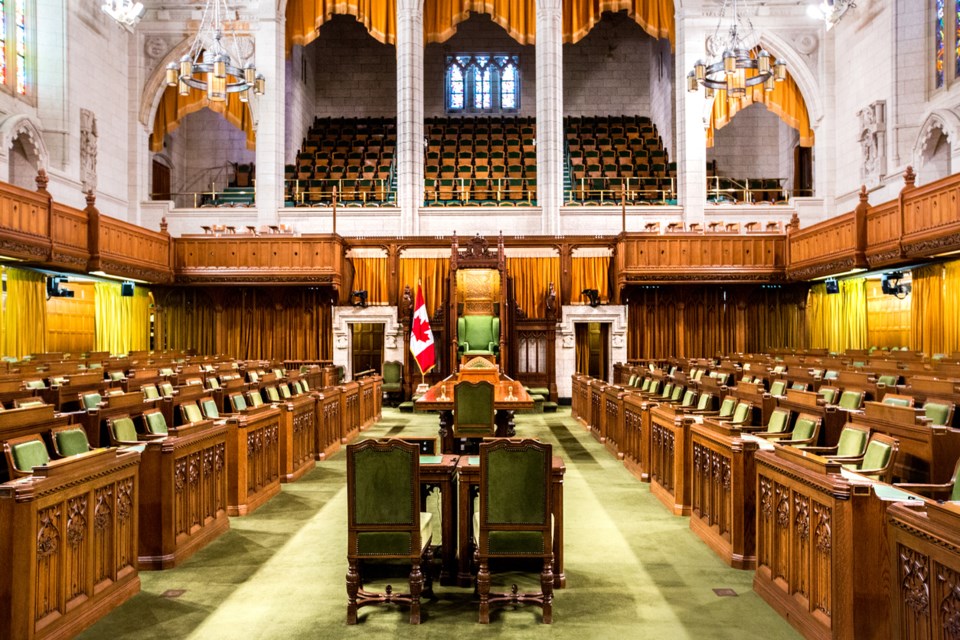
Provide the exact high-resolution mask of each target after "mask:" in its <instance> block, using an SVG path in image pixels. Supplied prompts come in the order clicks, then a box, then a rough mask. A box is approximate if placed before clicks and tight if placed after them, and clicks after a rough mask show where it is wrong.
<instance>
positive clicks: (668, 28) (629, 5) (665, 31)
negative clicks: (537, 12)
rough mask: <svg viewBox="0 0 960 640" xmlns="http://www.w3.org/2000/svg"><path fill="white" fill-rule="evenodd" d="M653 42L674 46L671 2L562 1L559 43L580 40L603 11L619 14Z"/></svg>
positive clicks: (667, 0)
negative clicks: (629, 20) (630, 20)
mask: <svg viewBox="0 0 960 640" xmlns="http://www.w3.org/2000/svg"><path fill="white" fill-rule="evenodd" d="M624 9H626V11H627V15H629V16H630V17H631V18H633V19H634V20H635V21H636V23H637V24H639V25H640V27H641V28H642V29H643V30H644V31H646V32H647V33H648V34H650V35H651V36H653V37H654V38H657V39H660V38H666V39H667V40H669V41H670V44H671V46H672V45H673V44H674V36H675V27H674V8H673V0H564V1H563V42H564V43H575V42H579V41H580V40H582V39H583V38H584V37H585V36H586V35H587V34H588V33H590V30H591V29H593V27H594V26H595V25H596V24H597V23H598V22H600V19H601V17H602V14H603V13H604V12H605V11H623V10H624Z"/></svg>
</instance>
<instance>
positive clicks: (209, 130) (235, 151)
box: [169, 109, 256, 192]
mask: <svg viewBox="0 0 960 640" xmlns="http://www.w3.org/2000/svg"><path fill="white" fill-rule="evenodd" d="M169 140H170V146H171V147H174V148H175V149H176V151H175V154H174V156H173V158H171V159H175V162H176V164H175V165H174V166H173V169H174V171H173V172H172V174H171V188H172V190H173V191H174V192H184V191H210V183H211V182H215V183H216V187H217V189H218V190H221V189H223V188H224V187H226V186H227V183H228V182H229V181H230V180H232V179H233V176H234V169H233V167H232V165H233V164H249V163H252V162H254V160H255V155H256V154H255V152H254V151H251V150H249V149H247V138H246V135H245V134H244V133H243V131H241V130H240V129H238V128H236V127H235V126H233V125H232V124H230V123H229V122H227V121H226V120H225V119H224V118H223V116H221V115H220V114H219V113H216V112H214V111H211V110H210V109H201V110H200V111H197V112H196V113H191V114H190V115H189V116H187V117H186V118H184V119H183V122H182V124H181V125H180V126H179V127H178V128H177V129H176V131H174V132H173V133H172V134H171V135H170V136H169ZM174 178H175V179H176V180H174Z"/></svg>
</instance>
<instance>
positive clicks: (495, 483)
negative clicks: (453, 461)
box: [479, 440, 553, 556]
mask: <svg viewBox="0 0 960 640" xmlns="http://www.w3.org/2000/svg"><path fill="white" fill-rule="evenodd" d="M552 452H553V450H552V447H551V446H550V445H549V444H545V443H541V442H537V441H535V440H523V441H521V442H516V441H513V442H511V441H507V440H495V441H491V442H485V443H483V444H481V445H480V517H479V521H480V528H481V530H484V529H488V530H489V538H488V542H487V550H488V551H489V555H509V556H517V555H521V556H522V555H531V556H542V555H543V554H544V553H549V552H550V549H549V548H545V542H546V540H549V536H546V540H545V536H544V535H543V531H544V530H546V531H547V532H549V524H550V511H551V508H550V489H551V487H550V466H551V463H552V458H553V453H552ZM498 529H501V530H499V531H498ZM503 529H506V530H503ZM524 530H526V531H524ZM480 544H481V546H483V541H482V540H481V542H480Z"/></svg>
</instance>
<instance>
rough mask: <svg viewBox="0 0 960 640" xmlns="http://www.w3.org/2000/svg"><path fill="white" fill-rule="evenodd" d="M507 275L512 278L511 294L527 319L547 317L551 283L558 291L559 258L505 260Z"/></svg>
mask: <svg viewBox="0 0 960 640" xmlns="http://www.w3.org/2000/svg"><path fill="white" fill-rule="evenodd" d="M507 273H508V274H510V277H511V278H513V294H514V297H515V298H516V302H517V306H519V307H520V308H521V309H523V311H524V312H525V313H526V314H527V317H528V318H545V317H546V316H547V300H546V297H547V291H548V290H549V285H550V283H551V282H552V283H553V286H554V287H555V288H556V289H557V291H558V292H559V290H560V258H559V256H554V257H546V256H544V257H539V258H507Z"/></svg>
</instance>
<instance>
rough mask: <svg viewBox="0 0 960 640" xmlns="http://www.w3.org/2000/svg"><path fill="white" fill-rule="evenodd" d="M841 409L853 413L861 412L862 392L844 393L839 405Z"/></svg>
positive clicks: (841, 395)
mask: <svg viewBox="0 0 960 640" xmlns="http://www.w3.org/2000/svg"><path fill="white" fill-rule="evenodd" d="M837 404H838V405H839V407H840V408H841V409H848V410H851V411H856V410H859V409H860V407H861V406H862V405H863V392H862V391H844V392H843V393H841V394H840V401H839V402H838V403H837Z"/></svg>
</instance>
